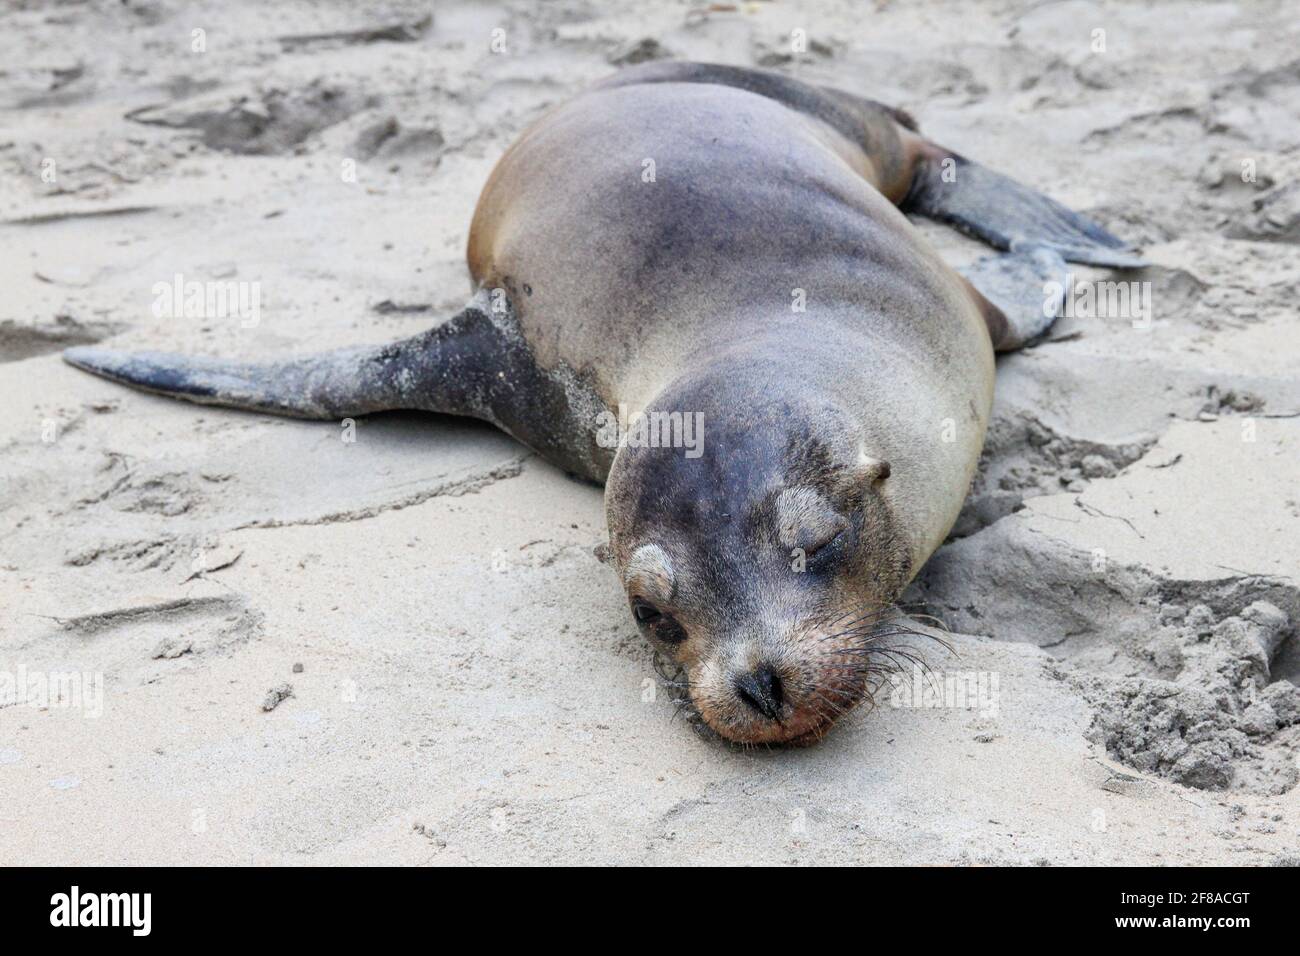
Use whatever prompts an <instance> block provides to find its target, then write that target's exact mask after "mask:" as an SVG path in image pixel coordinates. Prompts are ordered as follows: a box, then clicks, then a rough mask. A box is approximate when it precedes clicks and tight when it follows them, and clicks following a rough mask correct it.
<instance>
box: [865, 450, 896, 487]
mask: <svg viewBox="0 0 1300 956" xmlns="http://www.w3.org/2000/svg"><path fill="white" fill-rule="evenodd" d="M890 472H891V469H890V467H889V462H887V461H885V460H884V459H883V458H873V457H871V456H870V455H868V454H866V453H865V452H863V454H862V457H861V458H859V459H858V475H859V476H860V477H861V478H862V480H863V481H864V482H865V483H867V484H869V485H874V484H875V483H876V482H877V481H884V480H885V479H886V478H888V477H889V475H890Z"/></svg>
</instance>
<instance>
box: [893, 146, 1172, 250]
mask: <svg viewBox="0 0 1300 956" xmlns="http://www.w3.org/2000/svg"><path fill="white" fill-rule="evenodd" d="M901 205H902V208H903V209H904V210H906V211H913V212H917V213H919V214H920V215H922V216H927V217H929V218H931V219H937V220H939V221H941V222H946V223H949V224H950V225H952V226H955V227H956V228H957V229H959V230H961V231H962V232H965V233H967V234H969V235H972V236H974V237H975V238H977V239H982V240H983V241H984V242H987V243H988V244H989V245H991V246H993V247H994V248H996V249H1004V250H1009V251H1014V250H1019V249H1023V248H1026V247H1046V248H1048V249H1051V250H1052V251H1054V252H1056V253H1057V254H1058V255H1060V256H1061V258H1063V259H1065V260H1067V261H1069V262H1080V263H1084V264H1087V265H1095V266H1112V267H1115V268H1121V269H1138V268H1141V267H1143V266H1145V265H1146V264H1147V263H1146V262H1145V261H1144V260H1143V259H1142V257H1141V256H1139V255H1138V254H1137V252H1136V251H1135V250H1134V249H1133V248H1132V247H1131V246H1129V244H1128V243H1126V242H1125V241H1124V240H1123V239H1120V238H1119V237H1117V236H1114V235H1112V234H1111V233H1109V232H1107V231H1106V230H1105V229H1103V228H1102V227H1101V226H1099V225H1097V224H1096V223H1095V222H1093V221H1092V220H1090V219H1088V218H1087V217H1085V216H1081V215H1079V214H1078V213H1077V212H1074V211H1072V210H1070V209H1067V208H1066V207H1065V206H1063V205H1061V204H1060V203H1059V202H1057V201H1056V200H1054V199H1051V198H1049V197H1047V196H1044V195H1043V194H1042V193H1040V192H1037V191H1036V190H1033V189H1030V188H1029V187H1028V186H1024V185H1022V184H1020V183H1018V182H1016V181H1015V180H1014V179H1011V178H1010V177H1007V176H1003V175H1002V174H1001V173H997V172H994V171H993V170H991V169H989V168H987V167H985V166H981V165H980V164H979V163H975V162H972V161H971V160H969V159H966V158H965V157H964V156H959V155H957V154H956V153H953V152H950V151H948V150H945V149H942V148H941V147H938V146H935V145H934V144H932V143H929V142H925V143H924V146H923V147H922V157H921V161H920V162H919V163H918V164H917V168H916V172H915V175H914V176H913V179H912V187H911V190H910V192H909V193H908V194H907V198H906V199H905V200H904V201H903V203H902V204H901Z"/></svg>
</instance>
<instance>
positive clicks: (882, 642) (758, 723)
mask: <svg viewBox="0 0 1300 956" xmlns="http://www.w3.org/2000/svg"><path fill="white" fill-rule="evenodd" d="M888 612H890V613H889V614H888V616H886V613H885V612H884V611H879V612H876V613H875V614H872V615H868V616H863V617H859V618H856V619H852V620H850V622H849V625H848V626H842V627H839V628H838V629H835V628H827V627H825V626H824V625H823V626H822V627H819V628H817V629H816V631H814V632H811V633H807V634H806V635H805V636H803V637H802V638H799V639H797V640H792V641H791V642H790V644H789V648H790V652H789V653H786V654H784V655H780V656H777V657H775V658H772V659H770V662H765V663H763V664H761V665H759V666H758V667H755V668H753V669H746V668H740V669H739V670H738V669H737V668H735V667H728V666H727V665H726V664H723V663H719V662H717V661H705V662H703V663H701V664H698V665H696V666H695V667H692V668H689V669H688V668H682V669H678V670H677V671H676V672H675V673H673V674H672V675H671V676H670V675H668V674H665V673H663V671H662V670H661V671H660V673H661V675H662V676H663V677H664V678H665V680H667V682H668V683H669V685H670V686H671V687H673V688H675V689H677V690H679V691H680V692H681V693H680V695H679V697H678V699H677V703H678V704H679V707H680V708H681V709H682V710H683V711H684V712H685V714H686V715H687V718H688V720H690V722H691V723H692V724H693V725H694V726H695V728H696V730H697V731H698V732H700V733H701V735H702V736H706V737H711V738H714V739H721V740H725V741H727V742H729V743H731V744H735V745H739V746H754V745H765V746H790V747H805V746H809V745H811V744H815V743H817V742H818V741H820V740H822V739H823V738H824V737H825V736H826V735H827V734H828V733H829V732H830V731H831V729H832V728H833V727H834V726H835V725H836V723H838V722H839V720H840V719H841V718H843V717H844V716H845V715H847V714H848V713H849V712H850V711H852V710H854V709H855V708H856V707H857V706H858V705H859V704H860V703H862V702H863V701H868V702H870V701H872V700H873V699H874V697H875V695H876V693H877V692H878V691H879V690H880V688H881V687H882V686H884V685H885V684H886V683H888V681H889V680H890V678H891V677H893V675H895V674H898V673H900V672H902V671H904V670H905V669H906V668H909V667H922V668H924V667H925V662H924V661H923V659H922V658H921V657H920V655H919V653H918V651H917V650H916V648H915V647H913V646H910V645H907V644H901V643H899V642H898V640H897V639H898V638H900V637H902V636H905V635H906V636H912V635H915V636H917V637H923V638H930V639H934V640H938V641H939V642H940V643H946V642H943V640H942V638H939V637H936V636H935V635H934V634H932V633H928V632H927V631H923V630H919V629H917V628H916V627H914V626H911V625H912V624H913V623H929V622H923V621H921V620H920V619H919V618H914V617H911V616H907V615H901V614H899V612H898V609H897V608H896V607H891V608H889V609H888ZM844 617H845V618H847V617H848V616H847V615H845V616H844ZM930 620H931V621H933V619H930Z"/></svg>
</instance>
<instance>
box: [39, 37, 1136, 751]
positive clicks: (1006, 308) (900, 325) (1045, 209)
mask: <svg viewBox="0 0 1300 956" xmlns="http://www.w3.org/2000/svg"><path fill="white" fill-rule="evenodd" d="M904 210H906V211H909V212H913V213H915V214H919V215H923V216H928V217H931V218H935V219H939V220H942V221H945V222H948V223H950V224H953V225H955V226H956V227H958V228H960V229H962V230H964V231H966V232H969V233H971V234H973V235H975V236H976V237H979V238H981V239H983V240H984V241H986V242H987V243H989V244H990V245H992V246H994V247H995V248H997V249H1000V250H1003V254H1002V255H998V256H993V257H992V258H990V259H986V260H982V261H981V262H979V263H977V264H976V265H975V266H974V267H973V268H972V269H971V270H969V271H968V273H967V275H966V276H962V275H959V274H958V273H957V272H955V271H954V270H953V269H951V268H949V267H948V266H947V265H945V263H944V262H943V261H942V260H941V259H940V258H939V256H938V255H937V254H936V253H935V252H934V251H933V250H932V249H931V248H929V247H928V246H927V244H926V243H925V242H924V241H923V239H922V237H921V236H920V234H919V233H918V232H917V231H916V230H915V229H914V228H913V226H912V225H911V224H910V223H909V221H908V219H907V218H906V216H905V215H904V214H903V211H904ZM468 260H469V271H470V275H471V277H472V280H473V284H474V287H475V289H476V291H475V293H474V296H473V298H472V299H471V301H470V303H469V304H468V305H467V306H466V307H465V308H464V309H463V310H461V311H460V312H458V313H457V314H455V315H453V316H451V317H449V318H447V319H446V320H445V321H443V322H442V323H441V324H439V325H437V326H435V327H434V328H432V329H430V330H428V331H427V332H424V333H422V334H420V335H417V336H415V337H413V338H409V339H406V340H404V341H400V342H396V343H392V344H389V345H384V346H380V347H374V348H356V349H346V350H342V351H337V352H331V353H326V354H322V355H316V356H312V357H308V358H300V359H293V360H288V361H280V362H270V363H265V364H247V363H236V362H227V361H219V360H213V359H197V358H186V357H183V356H177V355H166V354H159V353H134V354H128V353H120V352H111V351H105V350H102V349H99V348H73V349H69V350H68V351H67V352H65V353H64V355H65V358H66V359H67V361H68V362H70V363H72V364H73V365H75V366H78V367H80V368H83V369H86V370H88V371H91V372H94V373H96V374H99V375H102V376H105V377H107V378H110V379H113V380H115V381H118V382H123V383H126V384H129V385H132V386H136V387H139V388H142V389H146V390H149V391H152V392H158V393H163V394H167V395H174V396H176V397H179V398H185V399H189V400H191V401H196V402H204V403H208V404H215V405H228V406H234V407H238V408H244V409H251V410H256V411H262V412H271V413H275V414H281V415H292V416H298V417H303V418H317V419H336V418H341V417H345V416H355V415H360V414H365V413H368V412H376V411H380V410H383V409H399V408H400V409H425V410H429V411H436V412H443V413H451V414H457V415H469V416H474V417H477V418H481V419H486V420H487V421H489V422H492V423H494V424H495V425H497V426H498V427H500V428H502V429H504V430H505V431H506V432H508V433H509V434H511V435H513V436H514V437H515V438H517V439H518V440H519V441H521V442H523V443H524V444H526V445H528V446H530V447H532V448H533V449H535V450H536V451H537V452H539V453H540V454H541V455H542V456H543V457H545V458H546V459H548V460H549V461H551V462H553V463H555V464H556V465H558V466H559V467H561V468H564V469H566V470H567V471H569V472H573V473H576V474H578V475H581V476H584V477H586V478H589V479H592V480H594V481H597V482H604V483H605V484H606V493H605V494H606V510H607V518H608V524H609V546H608V547H609V555H610V557H612V560H613V563H614V565H615V567H616V568H617V570H618V573H619V575H620V577H621V579H622V582H623V584H624V587H625V588H626V591H627V596H628V600H629V604H630V607H631V611H632V614H633V616H634V617H635V619H636V622H637V624H638V626H639V627H640V628H641V630H642V631H643V632H644V633H645V634H646V636H647V637H648V638H649V640H650V642H651V643H652V645H653V646H654V647H655V648H656V650H657V651H659V652H660V653H661V654H662V655H664V656H665V657H666V658H668V659H670V660H671V661H673V662H675V663H676V665H678V667H679V668H680V669H681V672H682V673H683V674H684V675H685V682H684V683H685V687H686V689H687V695H688V697H689V701H690V703H691V704H692V705H693V706H694V708H695V710H696V711H697V712H698V714H699V715H700V717H702V718H703V720H704V722H705V723H707V725H708V726H709V727H711V728H713V730H715V731H716V732H717V733H718V734H720V735H721V736H723V737H725V738H728V739H730V740H733V741H738V742H742V743H772V742H807V741H811V740H815V739H817V738H819V737H820V736H821V735H822V734H824V733H825V732H826V730H827V729H828V728H829V727H830V726H831V725H832V724H833V723H834V721H835V720H836V719H837V717H838V716H839V715H841V714H843V713H844V712H845V711H847V710H848V709H849V708H850V707H852V706H853V705H854V704H856V703H857V702H858V701H859V700H860V699H861V698H862V697H863V696H864V695H865V694H866V693H867V692H868V689H869V688H870V687H871V686H872V682H873V679H875V678H877V677H879V675H880V674H881V672H882V669H884V668H886V667H887V666H888V664H889V662H890V660H891V659H894V658H892V657H891V654H892V653H893V652H896V651H897V649H896V648H895V649H891V647H890V646H889V644H888V639H889V638H890V637H891V636H892V635H894V634H896V633H898V631H899V629H900V625H899V624H898V622H897V620H896V617H895V614H896V612H895V610H894V604H893V602H894V601H895V600H896V599H897V598H898V596H899V594H900V592H901V591H902V589H903V587H904V586H905V585H906V584H907V583H908V582H909V581H910V580H911V578H912V576H913V575H914V574H915V573H916V572H917V571H918V570H919V569H920V567H921V565H922V564H923V563H924V562H925V561H926V559H927V558H928V557H929V555H930V553H931V552H932V551H933V550H934V549H935V548H936V547H937V546H938V545H939V544H940V543H941V542H942V541H943V539H944V537H945V536H946V534H947V532H948V530H949V529H950V528H951V526H952V524H953V522H954V520H955V519H956V517H957V513H958V510H959V509H960V507H961V505H962V501H963V499H964V497H965V495H966V492H967V490H968V487H969V485H970V482H971V479H972V477H973V474H974V470H975V466H976V462H977V459H978V457H979V454H980V449H981V446H982V443H983V439H984V431H985V426H986V424H987V422H988V418H989V412H990V407H991V403H992V399H993V380H994V351H995V350H1006V349H1012V348H1016V347H1019V346H1021V345H1023V344H1025V343H1026V342H1028V341H1030V340H1031V339H1033V338H1034V337H1035V336H1037V335H1040V334H1041V333H1042V332H1044V331H1045V330H1046V328H1047V327H1048V326H1049V325H1050V324H1051V322H1052V319H1053V318H1054V315H1055V306H1056V305H1057V303H1051V302H1048V303H1045V302H1044V283H1045V282H1046V281H1048V280H1058V279H1060V278H1061V277H1063V276H1064V275H1066V272H1065V260H1070V261H1076V262H1086V263H1092V264H1096V265H1110V266H1116V267H1131V266H1138V265H1141V264H1142V263H1141V260H1140V259H1139V258H1138V257H1137V256H1136V255H1135V253H1134V252H1133V251H1132V250H1131V249H1129V248H1128V247H1127V246H1126V245H1125V243H1124V242H1122V241H1121V240H1119V239H1118V238H1116V237H1114V236H1113V235H1111V234H1109V233H1107V232H1106V231H1105V230H1103V229H1101V228H1100V227H1098V226H1097V225H1095V224H1093V223H1091V222H1089V221H1088V220H1086V219H1084V218H1083V217H1081V216H1079V215H1077V214H1075V213H1073V212H1071V211H1070V210H1068V209H1066V208H1065V207H1063V206H1061V205H1059V204H1057V203H1056V202H1054V201H1052V200H1051V199H1048V198H1047V197H1045V196H1043V195H1041V194H1039V193H1037V192H1035V191H1033V190H1031V189H1028V188H1026V187H1025V186H1022V185H1020V184H1018V183H1016V182H1014V181H1012V180H1010V179H1008V178H1006V177H1004V176H1001V175H999V174H998V173H995V172H992V171H991V170H988V169H986V168H984V167H982V166H980V165H978V164H976V163H974V162H971V161H969V160H967V159H965V158H964V157H962V156H960V155H958V154H956V153H953V152H951V151H950V150H947V149H945V148H943V147H941V146H938V145H936V144H935V143H932V142H930V141H929V140H927V139H926V138H924V137H923V136H922V135H921V134H920V133H919V132H918V128H917V125H916V123H915V122H913V121H912V119H911V118H910V117H908V116H907V115H906V114H904V113H902V112H900V111H898V110H895V109H891V108H889V107H887V106H883V105H881V104H879V103H876V102H873V101H871V100H868V99H864V98H862V97H859V96H857V95H854V94H851V93H847V92H842V91H839V90H834V89H827V88H822V87H818V86H814V85H811V84H808V83H804V82H800V81H798V80H794V79H790V78H788V77H785V76H781V75H778V74H774V73H768V72H763V71H758V70H749V69H740V68H734V67H726V66H717V65H709V64H699V63H662V62H660V63H652V64H647V65H644V66H640V67H636V68H632V69H628V70H625V71H623V72H620V73H618V74H616V75H614V76H613V77H610V78H608V79H606V80H604V81H603V82H600V83H598V84H596V85H595V86H594V87H592V88H590V89H588V90H587V91H586V92H583V93H582V94H580V95H578V96H577V97H575V98H574V99H572V100H570V101H568V102H566V103H564V104H562V105H560V106H558V107H556V108H554V109H552V110H551V111H550V112H548V113H547V114H546V115H544V116H543V117H542V118H540V119H539V120H538V121H537V122H535V123H534V124H533V125H532V126H530V127H529V128H528V129H527V130H525V131H524V133H523V134H522V135H521V136H520V137H519V139H518V140H517V141H516V142H515V143H514V144H513V145H512V146H511V147H510V148H509V149H508V150H507V151H506V153H505V154H504V156H502V158H501V159H500V161H499V162H498V163H497V165H496V167H495V168H494V170H493V171H492V173H491V176H490V177H489V179H488V182H487V185H486V186H485V188H484V190H483V192H482V195H481V197H480V199H479V203H478V207H477V209H476V211H475V214H474V219H473V223H472V225H471V228H470V233H469V243H468ZM1061 287H1062V288H1063V286H1061ZM616 409H618V410H620V411H623V412H624V413H625V414H624V417H626V411H627V410H629V409H630V410H631V414H632V416H633V417H635V418H636V419H637V420H638V421H640V422H643V423H644V422H645V421H650V422H652V423H657V426H664V423H676V422H677V421H679V420H680V416H691V420H692V421H698V422H700V423H702V425H703V432H702V440H701V442H700V447H698V448H696V449H695V452H696V453H695V454H692V453H691V450H690V449H689V448H685V447H682V445H683V442H681V441H673V440H672V439H673V437H674V433H673V429H672V428H669V427H667V426H664V427H660V428H659V434H660V437H662V435H664V434H666V435H667V437H668V440H666V441H653V440H651V441H632V440H627V435H622V436H621V437H619V438H618V440H613V441H611V440H610V439H609V436H608V435H605V436H604V438H602V432H603V431H604V430H605V429H606V426H608V425H609V422H610V420H611V416H612V415H614V414H615V410H616ZM673 416H678V418H674V417H673ZM643 437H644V436H643ZM652 437H653V436H652Z"/></svg>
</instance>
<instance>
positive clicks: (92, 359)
mask: <svg viewBox="0 0 1300 956" xmlns="http://www.w3.org/2000/svg"><path fill="white" fill-rule="evenodd" d="M482 319H483V317H482V315H481V313H480V312H479V310H477V309H475V308H474V307H473V306H472V305H471V306H469V307H467V308H466V309H464V310H462V311H461V312H460V313H458V314H457V315H455V316H454V317H452V318H451V319H449V320H448V321H446V322H445V323H443V324H442V325H439V326H436V327H434V328H432V329H430V330H428V331H427V332H422V333H420V334H419V335H416V336H413V337H412V338H408V339H402V340H400V341H397V342H391V343H389V344H386V345H379V346H366V347H360V348H345V349H338V350H336V351H332V352H321V353H317V354H315V355H308V356H305V357H302V358H295V359H286V360H283V361H270V362H236V361H227V360H222V359H214V358H199V357H193V356H186V355H176V354H172V353H166V352H119V351H114V350H111V349H101V348H95V347H92V346H78V347H76V348H70V349H67V350H66V351H64V353H63V359H64V361H65V362H67V363H68V364H70V365H73V366H75V367H77V368H80V369H84V370H85V371H87V372H91V373H93V374H95V375H99V376H102V377H104V378H107V379H110V380H112V381H114V382H120V383H122V384H124V385H129V386H131V387H133V388H138V389H141V390H142V391H146V392H153V393H154V394H157V395H168V396H172V397H174V398H180V399H184V400H186V401H190V402H198V403H201V404H205V405H222V406H226V407H230V408H241V409H246V410H248V411H257V412H267V413H270V414H273V415H284V416H288V417H291V418H308V419H319V420H328V419H337V418H347V417H351V416H353V415H365V414H369V413H370V412H379V411H387V410H390V409H420V410H425V411H437V412H446V413H449V414H462V415H477V414H479V413H480V412H481V409H480V408H479V407H478V406H477V404H476V403H474V402H473V401H472V400H471V399H472V397H473V396H472V395H471V394H470V391H471V390H472V388H473V387H474V385H475V382H474V378H475V376H473V375H472V374H468V373H469V372H470V371H472V369H465V368H464V366H465V364H466V363H465V362H464V361H463V360H464V359H465V358H466V357H467V354H466V353H469V352H473V353H474V355H473V357H475V358H477V357H478V354H479V353H481V351H482V349H481V347H480V343H477V342H476V341H475V337H474V336H473V335H471V334H467V332H470V331H471V330H472V329H474V328H477V327H478V326H481V325H483V324H484V322H483V321H482ZM476 320H478V321H476ZM457 366H461V367H462V369H463V371H465V372H466V374H463V375H461V376H457V375H456V374H455V372H456V369H457Z"/></svg>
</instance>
